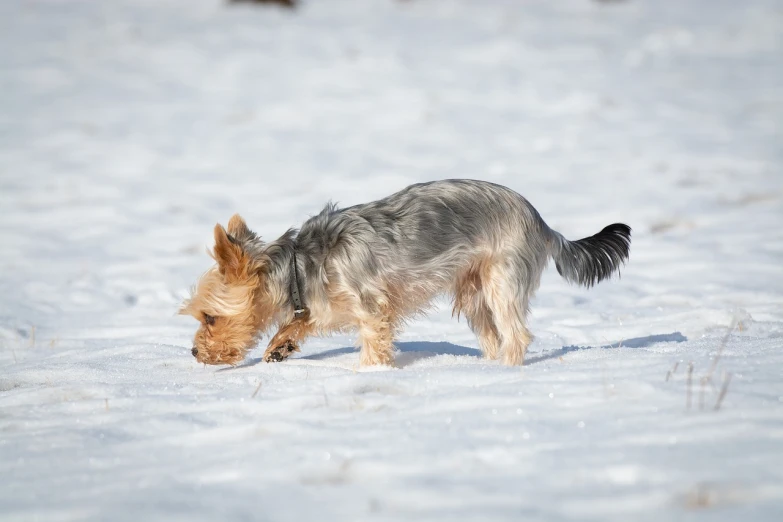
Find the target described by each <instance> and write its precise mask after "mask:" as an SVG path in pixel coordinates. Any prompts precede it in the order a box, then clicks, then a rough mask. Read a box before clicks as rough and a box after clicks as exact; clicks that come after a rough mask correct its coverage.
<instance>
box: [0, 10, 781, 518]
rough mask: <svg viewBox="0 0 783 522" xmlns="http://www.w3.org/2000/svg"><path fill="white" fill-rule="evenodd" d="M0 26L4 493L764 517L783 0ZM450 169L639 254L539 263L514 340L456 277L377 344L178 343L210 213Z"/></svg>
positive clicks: (408, 514) (389, 185)
mask: <svg viewBox="0 0 783 522" xmlns="http://www.w3.org/2000/svg"><path fill="white" fill-rule="evenodd" d="M0 48H2V49H3V52H2V53H0V211H1V215H2V219H1V220H0V244H1V245H2V247H1V252H2V255H1V256H0V339H2V347H1V348H0V484H1V485H2V487H0V519H1V520H4V521H5V520H47V521H48V520H133V521H138V520H189V521H192V520H270V521H278V520H280V521H287V520H291V521H293V520H312V519H318V520H400V519H406V520H488V519H492V520H526V521H527V520H618V521H628V520H656V521H658V520H697V519H698V520H701V519H705V520H725V521H735V520H739V519H741V520H754V521H755V520H770V521H772V520H780V517H781V513H783V231H781V229H782V228H783V147H782V146H781V145H783V139H782V138H783V136H781V134H782V133H781V122H783V87H782V85H783V64H782V63H781V62H782V60H781V56H783V9H781V6H780V3H779V2H777V1H773V0H749V1H745V2H736V1H728V0H698V1H697V0H692V1H689V2H676V1H673V0H672V1H663V0H628V1H625V2H617V3H614V2H613V3H605V2H596V1H590V0H559V1H557V2H553V1H543V0H541V1H524V2H523V1H520V0H505V1H501V0H497V1H486V2H476V1H472V2H471V1H469V0H453V1H448V0H412V1H408V2H398V1H393V0H355V1H350V0H309V1H306V2H305V4H304V7H303V8H301V9H299V10H297V11H295V12H289V11H285V10H280V9H275V8H255V7H252V6H244V7H231V8H229V7H227V6H226V5H224V4H223V3H221V2H219V1H218V0H189V1H188V2H183V1H174V0H135V1H131V0H122V1H120V0H113V1H111V2H92V1H86V0H85V1H72V2H65V1H54V0H51V1H44V0H27V1H24V0H9V1H6V2H2V3H0ZM449 177H468V178H479V179H486V180H491V181H495V182H498V183H502V184H505V185H507V186H510V187H512V188H514V189H515V190H517V191H519V192H520V193H522V194H523V195H525V196H526V197H527V198H528V199H529V200H530V201H531V202H533V204H534V205H536V206H537V208H538V209H539V211H540V212H541V214H542V215H543V216H544V218H545V219H546V220H547V222H548V223H549V224H550V225H551V226H552V227H553V228H555V229H557V230H559V231H560V232H562V233H563V234H565V235H566V236H567V237H570V238H572V239H576V238H579V237H583V236H586V235H590V234H593V233H595V232H597V231H598V230H599V229H600V228H601V227H603V226H604V225H606V224H608V223H611V222H614V221H624V222H627V223H629V224H630V225H631V226H632V227H633V228H634V238H633V244H632V249H631V261H630V263H629V264H628V265H627V267H626V268H625V269H624V271H623V274H622V278H621V279H619V280H614V281H612V282H609V283H604V284H602V285H600V286H599V287H597V288H595V289H592V290H584V289H581V288H576V287H571V286H568V285H567V284H566V283H565V282H564V281H562V280H561V279H560V278H559V276H558V275H557V273H556V272H555V270H554V269H552V268H550V269H549V270H548V271H547V273H546V274H545V277H544V280H543V282H542V285H541V289H540V291H539V294H538V297H537V299H536V300H535V303H534V306H533V317H532V320H531V328H532V330H533V331H534V333H535V334H536V335H537V339H536V341H535V343H534V344H533V346H532V347H531V353H530V354H529V356H528V361H527V364H526V365H525V366H524V367H522V368H508V367H503V366H500V365H498V364H497V363H496V362H488V361H485V360H483V359H481V358H479V357H478V350H477V349H476V346H477V345H476V341H475V339H474V337H473V336H472V334H471V333H470V331H469V330H468V328H467V326H466V325H465V324H464V322H463V323H458V322H456V320H454V319H452V318H451V317H450V313H449V306H448V304H447V303H443V304H442V306H440V307H439V308H438V309H437V310H436V311H435V312H434V313H433V314H432V315H430V316H429V317H428V318H425V319H421V320H419V321H416V322H415V323H413V324H411V325H410V327H409V328H408V329H407V330H406V332H405V334H404V335H403V337H402V339H401V342H400V344H399V354H398V357H397V367H395V368H389V367H384V368H370V369H366V368H359V367H358V354H357V353H356V352H354V351H352V349H350V348H349V347H350V346H351V345H352V344H353V339H352V338H351V337H342V336H335V337H332V338H327V339H313V340H312V341H311V342H309V343H308V344H307V345H306V346H305V347H304V350H303V353H301V354H299V355H298V356H297V357H295V358H294V359H291V360H289V361H287V362H285V363H282V364H272V365H270V364H265V363H262V362H260V355H261V349H258V350H256V351H254V352H253V353H252V354H251V356H250V357H249V359H248V360H247V363H246V364H245V365H243V366H241V367H238V368H226V367H206V368H205V367H203V366H200V365H197V364H196V363H195V361H194V359H193V358H192V357H191V355H190V353H189V352H190V346H191V336H192V334H193V332H194V331H195V328H196V324H195V322H194V321H193V320H192V319H191V318H187V317H180V316H176V315H175V312H176V310H177V308H178V305H179V303H180V301H181V299H182V298H183V297H184V296H185V295H186V293H187V290H188V288H189V286H190V285H191V284H192V283H193V282H194V281H195V279H196V278H197V277H198V275H199V274H200V273H201V272H202V271H203V270H205V269H206V268H207V267H208V266H209V263H210V260H209V258H208V257H207V255H206V254H205V253H204V248H205V247H206V246H208V245H209V244H210V240H211V230H212V227H213V226H214V224H215V223H216V222H218V221H220V222H223V223H225V222H226V221H227V219H228V218H229V217H230V216H231V214H233V213H234V212H240V213H241V214H242V215H243V216H244V217H245V218H246V219H247V221H248V222H249V223H250V224H251V225H253V226H254V227H255V228H256V229H257V230H258V231H259V232H260V233H261V234H262V235H263V236H265V237H270V238H271V237H275V236H276V235H278V234H280V233H281V232H283V231H284V230H285V229H286V228H287V227H289V226H292V225H296V224H298V223H301V221H303V220H304V219H305V218H306V217H307V216H308V215H310V214H313V213H315V212H317V211H318V210H319V209H320V207H321V206H322V205H323V204H324V203H325V202H326V201H327V200H329V199H332V200H335V201H338V202H340V203H341V204H344V205H348V204H354V203H359V202H363V201H368V200H371V199H376V198H378V197H381V196H384V195H387V194H389V193H391V192H393V191H394V190H397V189H400V188H402V187H404V186H405V185H407V184H409V183H413V182H418V181H425V180H432V179H438V178H449ZM732 326H734V328H733V330H732V331H731V334H730V335H729V336H728V337H727V333H728V332H729V330H730V329H731V328H732ZM724 340H725V342H724ZM691 363H692V368H693V371H692V376H691V381H692V383H691V385H690V386H688V376H687V375H688V367H689V365H690V364H691ZM675 365H676V367H675ZM713 365H714V370H712V369H711V368H713ZM729 374H730V383H729V385H728V389H727V393H726V394H725V397H724V398H723V400H722V403H721V404H720V409H719V410H717V411H716V410H715V409H714V407H715V405H716V403H717V402H718V397H719V394H720V389H721V387H722V385H723V383H724V382H726V380H727V379H728V378H729V377H728V375H729ZM707 375H711V376H712V378H711V383H710V384H702V380H703V379H704V377H705V376H707ZM667 376H668V379H667ZM689 390H690V393H689ZM689 402H690V407H688V403H689Z"/></svg>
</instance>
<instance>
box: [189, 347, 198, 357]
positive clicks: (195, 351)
mask: <svg viewBox="0 0 783 522" xmlns="http://www.w3.org/2000/svg"><path fill="white" fill-rule="evenodd" d="M190 353H192V354H193V357H195V356H197V355H198V348H196V347H195V346H194V347H193V349H192V350H190Z"/></svg>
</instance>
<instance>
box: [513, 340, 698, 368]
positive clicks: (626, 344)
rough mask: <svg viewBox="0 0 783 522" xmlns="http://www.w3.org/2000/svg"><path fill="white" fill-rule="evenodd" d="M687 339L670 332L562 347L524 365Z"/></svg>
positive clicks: (532, 358)
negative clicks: (565, 356)
mask: <svg viewBox="0 0 783 522" xmlns="http://www.w3.org/2000/svg"><path fill="white" fill-rule="evenodd" d="M687 340H688V338H687V337H685V336H684V335H682V334H681V333H680V332H672V333H669V334H656V335H646V336H644V337H634V338H632V339H624V340H621V341H617V342H615V343H610V344H604V345H602V346H576V345H572V346H563V347H562V348H560V349H559V350H550V351H548V352H542V353H541V354H540V355H537V356H533V357H528V358H527V359H525V365H526V366H527V365H529V364H537V363H540V362H544V361H548V360H550V359H557V358H558V357H562V356H564V355H566V354H568V353H571V352H579V351H583V350H607V349H610V348H615V349H617V348H647V347H648V346H652V345H653V344H658V343H683V342H685V341H687Z"/></svg>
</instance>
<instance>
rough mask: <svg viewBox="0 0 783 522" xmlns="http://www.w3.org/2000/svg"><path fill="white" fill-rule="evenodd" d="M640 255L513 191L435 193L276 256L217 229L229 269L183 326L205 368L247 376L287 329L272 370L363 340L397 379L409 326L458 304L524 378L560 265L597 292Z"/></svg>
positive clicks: (491, 353)
mask: <svg viewBox="0 0 783 522" xmlns="http://www.w3.org/2000/svg"><path fill="white" fill-rule="evenodd" d="M630 245H631V229H630V227H628V226H627V225H624V224H621V223H615V224H613V225H609V226H607V227H606V228H604V229H603V230H601V231H600V232H599V233H597V234H596V235H594V236H590V237H587V238H584V239H580V240H578V241H569V240H567V239H565V238H564V237H563V236H562V235H560V234H559V233H558V232H556V231H554V230H552V229H551V228H549V227H548V226H547V224H546V223H545V222H544V220H543V219H542V218H541V216H540V215H539V214H538V212H537V211H536V209H535V208H533V206H532V205H531V204H530V203H529V202H528V201H527V200H526V199H525V198H523V197H522V196H520V195H519V194H517V193H516V192H514V191H512V190H511V189H508V188H506V187H502V186H500V185H495V184H493V183H488V182H484V181H472V180H444V181H434V182H431V183H421V184H416V185H411V186H410V187H408V188H406V189H404V190H402V191H400V192H397V193H396V194H393V195H391V196H389V197H386V198H384V199H381V200H378V201H374V202H372V203H366V204H363V205H356V206H353V207H348V208H344V209H339V208H337V207H336V206H335V205H333V204H328V205H327V206H326V208H324V209H323V211H321V213H320V214H318V215H316V216H314V217H311V218H310V219H308V220H307V221H305V223H304V224H303V225H302V227H301V228H300V229H299V230H296V229H290V230H288V231H287V232H285V233H284V234H283V235H282V236H280V237H279V238H278V239H276V240H274V241H271V242H268V243H267V242H264V241H262V240H261V238H260V237H258V236H257V235H256V234H255V233H253V232H252V231H251V230H250V229H249V228H248V227H247V225H246V224H245V221H244V220H243V219H242V218H241V217H240V216H239V215H235V216H233V217H232V218H231V219H230V220H229V222H228V229H224V228H223V227H222V226H221V225H220V224H218V225H216V226H215V248H214V250H213V251H212V253H211V254H212V257H214V259H215V261H216V262H217V263H216V265H215V266H214V267H212V268H211V269H210V270H209V271H208V272H206V273H205V274H204V275H203V276H202V277H201V279H200V280H199V281H198V283H197V285H196V287H195V288H194V290H193V292H192V295H191V297H190V298H189V299H188V300H186V301H185V303H184V304H183V306H182V308H181V310H180V312H181V313H183V314H190V315H192V316H193V317H195V318H196V319H197V320H198V321H199V322H200V323H201V325H200V326H199V329H198V331H197V332H196V336H195V339H194V341H193V349H192V353H193V356H194V357H195V358H196V360H197V361H199V362H201V363H206V364H232V365H235V364H237V363H239V362H241V361H242V360H243V358H244V357H245V354H246V353H247V351H248V350H250V349H252V348H253V347H254V345H255V344H256V342H257V340H258V339H259V337H260V336H261V335H262V334H263V333H265V332H267V331H269V330H270V329H271V328H272V327H273V326H276V327H277V328H278V329H277V332H276V333H275V334H274V336H272V339H271V341H270V342H269V345H268V348H267V349H266V352H265V353H264V356H263V360H264V361H266V362H274V361H282V360H284V359H286V358H287V357H288V356H289V355H291V354H292V353H293V352H295V351H298V350H299V345H300V343H302V341H303V340H304V339H305V338H307V337H308V336H310V335H320V334H327V333H331V332H343V331H356V332H357V334H358V339H357V344H358V346H359V347H360V351H361V353H360V361H361V364H362V365H372V364H387V365H388V364H392V363H393V358H394V344H393V342H394V338H395V334H396V333H397V332H399V331H400V329H401V328H402V327H403V325H404V324H405V321H406V320H408V319H410V318H412V317H414V316H416V315H417V314H421V313H423V312H425V311H426V310H427V309H428V307H429V306H430V304H431V303H432V302H433V300H434V298H435V297H436V296H439V295H442V294H447V295H449V296H451V297H452V299H453V303H454V304H453V314H456V315H457V317H458V318H459V316H460V315H462V314H464V315H465V317H466V318H467V320H468V324H469V325H470V327H471V329H472V330H473V331H474V332H475V334H476V336H477V337H478V343H479V345H480V347H481V351H482V352H483V354H484V356H485V357H487V358H489V359H497V358H498V357H500V358H502V362H503V363H504V364H508V365H515V364H522V362H523V360H524V357H525V351H526V349H527V347H528V345H530V342H531V341H532V340H533V335H532V334H531V333H530V331H529V330H528V329H527V326H526V324H525V320H526V316H527V313H528V304H529V302H530V299H531V298H532V297H533V294H534V293H535V291H536V290H537V289H538V286H539V283H540V280H541V273H542V272H543V270H544V268H545V267H546V265H547V262H548V260H549V258H550V257H551V258H552V259H553V260H554V261H555V266H556V267H557V271H558V272H559V273H560V275H561V276H563V277H564V278H565V279H566V280H568V281H570V282H573V283H578V284H580V285H584V286H586V287H590V286H592V285H594V284H596V283H598V282H600V281H602V280H604V279H606V278H608V277H610V276H611V275H612V274H613V273H614V272H616V271H617V270H618V269H619V267H620V265H621V264H623V263H625V261H627V259H628V253H629V249H630Z"/></svg>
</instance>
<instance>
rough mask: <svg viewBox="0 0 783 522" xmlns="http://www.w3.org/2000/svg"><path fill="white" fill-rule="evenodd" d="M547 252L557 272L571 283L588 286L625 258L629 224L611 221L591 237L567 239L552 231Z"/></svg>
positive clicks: (601, 279)
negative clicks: (553, 261)
mask: <svg viewBox="0 0 783 522" xmlns="http://www.w3.org/2000/svg"><path fill="white" fill-rule="evenodd" d="M550 244H551V250H550V255H551V256H552V259H554V260H555V266H556V267H557V271H558V273H559V274H560V275H561V276H563V277H564V278H565V279H566V280H567V281H569V282H571V283H577V284H580V285H583V286H586V287H588V288H589V287H591V286H593V285H594V284H596V283H600V282H601V281H603V280H604V279H606V278H608V277H610V276H611V275H612V274H613V273H614V272H616V271H618V270H619V269H620V265H622V264H624V263H625V262H626V261H627V260H628V251H629V250H630V248H631V227H629V226H628V225H624V224H623V223H614V224H613V225H609V226H608V227H606V228H604V229H603V230H601V231H600V232H599V233H597V234H596V235H594V236H590V237H586V238H584V239H580V240H578V241H569V240H567V239H566V238H564V237H563V236H562V235H560V234H559V233H558V232H555V231H554V230H552V242H551V243H550Z"/></svg>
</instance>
